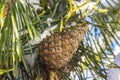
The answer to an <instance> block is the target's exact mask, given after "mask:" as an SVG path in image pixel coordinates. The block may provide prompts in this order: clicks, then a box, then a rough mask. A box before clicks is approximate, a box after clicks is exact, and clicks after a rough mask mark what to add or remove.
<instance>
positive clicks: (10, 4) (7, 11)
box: [2, 0, 13, 18]
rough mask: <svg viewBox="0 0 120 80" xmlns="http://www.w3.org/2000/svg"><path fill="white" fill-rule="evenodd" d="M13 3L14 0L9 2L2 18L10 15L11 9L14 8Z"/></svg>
mask: <svg viewBox="0 0 120 80" xmlns="http://www.w3.org/2000/svg"><path fill="white" fill-rule="evenodd" d="M12 3H13V0H9V1H8V2H7V4H6V5H5V10H4V12H3V14H2V18H5V17H7V15H8V13H9V11H10V7H11V6H12Z"/></svg>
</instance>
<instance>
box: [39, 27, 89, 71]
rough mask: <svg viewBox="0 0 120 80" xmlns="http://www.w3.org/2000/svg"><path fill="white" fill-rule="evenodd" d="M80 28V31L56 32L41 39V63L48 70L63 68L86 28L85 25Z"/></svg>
mask: <svg viewBox="0 0 120 80" xmlns="http://www.w3.org/2000/svg"><path fill="white" fill-rule="evenodd" d="M81 28H82V30H68V31H64V32H56V33H54V34H52V35H51V36H48V37H47V38H45V39H43V41H42V42H40V45H39V55H40V58H41V59H42V60H41V61H42V62H43V63H44V64H45V65H47V66H48V67H49V68H53V69H59V68H61V67H64V66H65V65H66V64H67V63H68V62H69V61H70V59H71V58H72V56H73V54H75V52H76V50H77V48H78V45H79V42H80V41H81V40H82V39H83V36H84V33H85V31H86V30H87V28H88V27H87V26H86V25H85V26H83V27H81Z"/></svg>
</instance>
